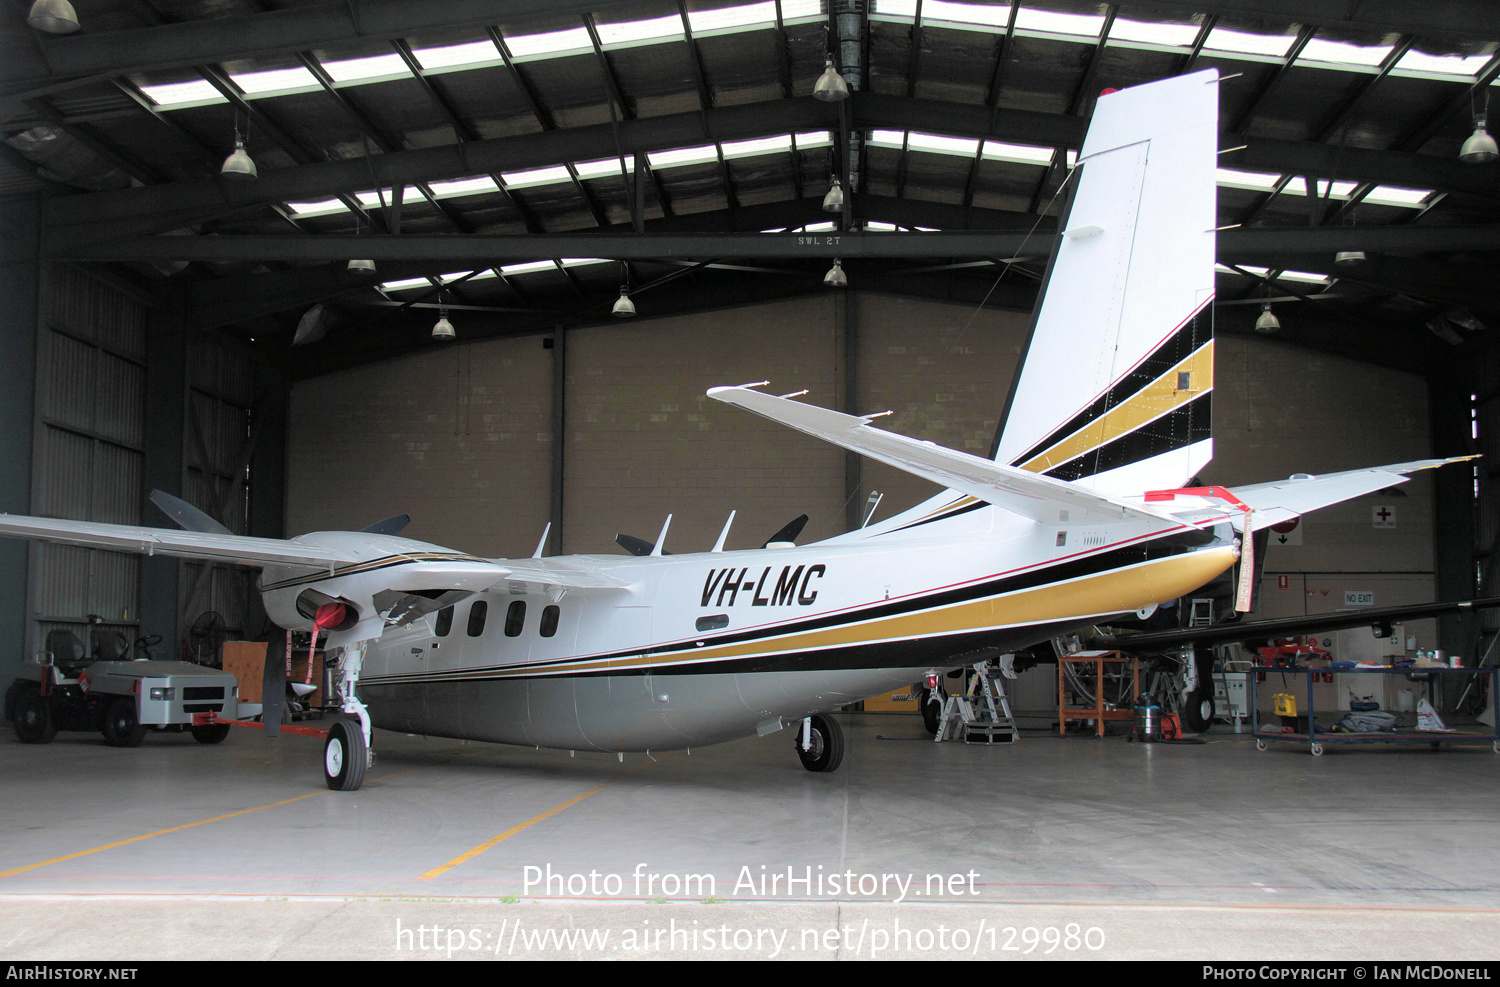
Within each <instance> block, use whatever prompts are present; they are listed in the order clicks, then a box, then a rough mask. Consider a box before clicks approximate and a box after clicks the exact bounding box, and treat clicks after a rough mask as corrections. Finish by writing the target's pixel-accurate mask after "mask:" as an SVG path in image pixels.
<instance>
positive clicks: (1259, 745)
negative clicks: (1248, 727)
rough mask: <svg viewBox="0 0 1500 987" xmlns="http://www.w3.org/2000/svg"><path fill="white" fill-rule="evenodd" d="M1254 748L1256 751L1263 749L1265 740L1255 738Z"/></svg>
mask: <svg viewBox="0 0 1500 987" xmlns="http://www.w3.org/2000/svg"><path fill="white" fill-rule="evenodd" d="M1255 749H1256V750H1258V751H1263V750H1265V749H1266V742H1265V741H1264V740H1257V741H1256V742H1255Z"/></svg>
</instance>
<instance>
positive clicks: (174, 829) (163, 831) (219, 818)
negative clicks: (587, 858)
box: [0, 768, 593, 877]
mask: <svg viewBox="0 0 1500 987" xmlns="http://www.w3.org/2000/svg"><path fill="white" fill-rule="evenodd" d="M409 770H411V771H415V770H416V769H415V768H411V769H409ZM407 773H408V772H407V771H397V772H395V774H389V775H382V776H381V777H379V778H371V779H370V781H384V780H385V779H386V778H394V777H395V776H396V775H398V774H403V775H404V774H407ZM329 791H330V789H324V790H323V791H321V792H308V793H307V794H306V795H298V796H297V797H296V798H289V799H283V800H281V801H280V802H270V803H268V804H266V805H257V806H256V807H255V808H253V809H241V810H239V811H238V812H230V813H226V814H225V815H222V816H214V817H213V818H212V819H200V820H198V821H197V822H190V823H183V824H182V825H181V826H170V827H168V828H167V829H158V830H157V831H156V832H154V833H146V834H144V835H142V836H132V837H131V838H130V839H128V840H119V841H117V842H115V843H106V844H104V845H103V846H96V847H94V848H93V849H91V850H79V851H78V852H77V853H69V854H66V855H65V856H61V857H53V858H52V859H50V860H42V861H38V862H37V863H34V864H27V865H26V866H25V867H16V868H14V869H12V870H7V871H0V877H11V876H13V875H15V874H20V873H23V872H25V871H29V870H36V869H37V868H38V867H46V866H47V865H48V864H60V863H62V862H63V861H64V860H76V859H77V858H79V857H87V856H88V855H89V854H91V853H99V852H101V851H103V850H113V849H114V848H115V847H122V846H129V845H130V844H132V843H139V842H140V841H142V840H149V839H151V837H153V836H165V835H166V834H168V833H177V832H180V831H182V830H184V829H192V828H193V827H195V826H207V825H208V824H209V823H215V822H221V821H223V820H225V819H233V818H234V817H235V816H243V815H246V814H247V813H251V812H259V811H261V810H262V809H274V808H276V807H277V806H280V805H291V804H292V803H293V802H300V801H302V800H303V799H310V798H313V797H314V796H317V795H327V794H328V792H329ZM590 794H593V793H592V792H591V793H590Z"/></svg>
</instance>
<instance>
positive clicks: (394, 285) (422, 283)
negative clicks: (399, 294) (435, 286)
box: [380, 278, 432, 291]
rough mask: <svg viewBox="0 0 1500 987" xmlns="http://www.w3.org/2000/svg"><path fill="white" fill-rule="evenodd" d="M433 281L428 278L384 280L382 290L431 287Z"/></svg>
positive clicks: (381, 285)
mask: <svg viewBox="0 0 1500 987" xmlns="http://www.w3.org/2000/svg"><path fill="white" fill-rule="evenodd" d="M431 287H432V282H431V281H430V280H429V279H427V278H402V279H401V280H399V281H382V282H381V283H380V290H381V291H410V290H411V289H412V288H431Z"/></svg>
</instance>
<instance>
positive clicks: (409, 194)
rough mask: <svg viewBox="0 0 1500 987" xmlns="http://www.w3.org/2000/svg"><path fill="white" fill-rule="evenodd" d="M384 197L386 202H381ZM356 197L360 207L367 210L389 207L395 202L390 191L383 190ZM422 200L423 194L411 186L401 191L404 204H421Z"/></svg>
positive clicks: (360, 193) (357, 194)
mask: <svg viewBox="0 0 1500 987" xmlns="http://www.w3.org/2000/svg"><path fill="white" fill-rule="evenodd" d="M382 195H383V196H384V198H385V201H384V202H381V197H382ZM354 197H355V198H356V199H358V200H359V204H360V205H362V206H364V207H365V208H367V209H369V208H372V207H374V206H380V205H387V204H389V203H391V202H393V201H394V198H393V196H392V193H391V190H390V189H382V190H381V191H379V192H359V193H356V194H355V196H354ZM422 198H423V196H422V193H421V192H420V191H419V190H417V189H416V188H414V187H412V186H410V185H408V186H406V188H404V189H402V190H401V199H402V201H403V202H420V201H421V200H422Z"/></svg>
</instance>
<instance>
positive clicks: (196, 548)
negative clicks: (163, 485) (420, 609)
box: [0, 514, 359, 569]
mask: <svg viewBox="0 0 1500 987" xmlns="http://www.w3.org/2000/svg"><path fill="white" fill-rule="evenodd" d="M0 535H11V536H13V537H17V538H30V539H33V540H35V541H50V542H60V543H62V544H65V545H83V546H86V547H88V548H106V549H111V550H113V551H116V552H135V553H137V554H140V555H172V556H181V557H183V558H189V559H210V560H212V561H215V562H237V563H239V564H240V565H250V566H268V565H279V566H306V567H308V568H310V569H330V568H332V567H334V566H336V565H339V564H340V563H352V562H357V561H359V559H357V558H356V557H355V556H353V555H349V554H346V553H343V552H339V551H336V550H334V549H332V548H327V547H325V546H322V545H304V544H301V543H300V542H296V541H287V540H284V539H281V538H256V537H252V536H250V535H230V534H219V533H216V532H209V531H171V530H168V529H166V528H147V527H142V526H140V525H133V524H106V523H104V522H102V521H65V520H61V519H58V518H46V517H25V516H23V515H19V514H0Z"/></svg>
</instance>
